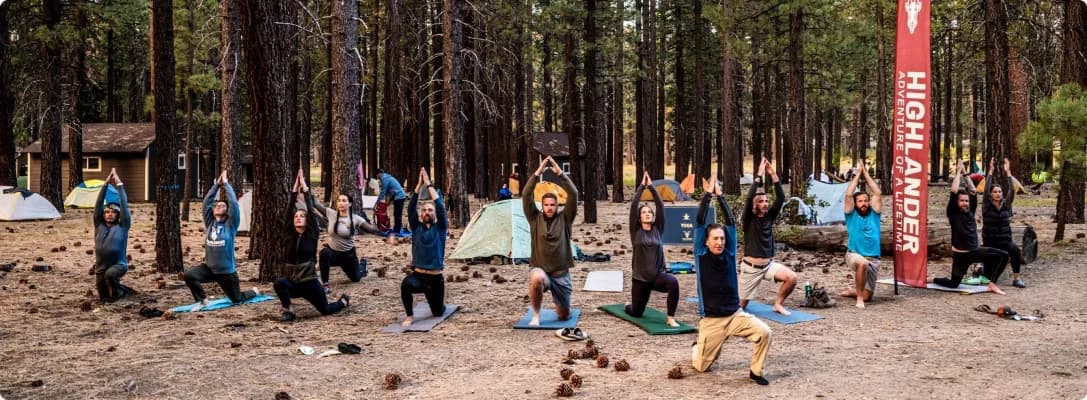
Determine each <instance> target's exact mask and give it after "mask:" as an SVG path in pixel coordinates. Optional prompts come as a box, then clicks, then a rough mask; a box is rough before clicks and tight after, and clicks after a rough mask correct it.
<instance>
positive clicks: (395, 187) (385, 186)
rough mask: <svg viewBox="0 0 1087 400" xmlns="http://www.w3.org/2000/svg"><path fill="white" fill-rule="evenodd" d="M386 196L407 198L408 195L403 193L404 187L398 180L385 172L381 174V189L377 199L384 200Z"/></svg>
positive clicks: (396, 198) (395, 198)
mask: <svg viewBox="0 0 1087 400" xmlns="http://www.w3.org/2000/svg"><path fill="white" fill-rule="evenodd" d="M387 196H393V200H404V199H406V198H408V195H407V194H405V193H404V187H403V186H400V181H398V180H396V177H394V176H392V175H389V173H387V172H386V173H382V174H381V191H380V192H378V194H377V199H378V200H385V197H387Z"/></svg>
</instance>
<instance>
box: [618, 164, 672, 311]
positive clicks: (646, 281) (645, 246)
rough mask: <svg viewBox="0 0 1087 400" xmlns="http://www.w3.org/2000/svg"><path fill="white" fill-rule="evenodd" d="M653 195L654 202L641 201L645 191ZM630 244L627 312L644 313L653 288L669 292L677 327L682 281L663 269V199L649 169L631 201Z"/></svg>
mask: <svg viewBox="0 0 1087 400" xmlns="http://www.w3.org/2000/svg"><path fill="white" fill-rule="evenodd" d="M646 190H648V191H649V193H650V194H651V195H653V204H649V203H642V201H641V198H642V192H644V191H646ZM629 228H630V246H631V248H633V249H634V259H633V261H632V262H631V279H630V304H628V305H627V306H626V313H627V314H630V315H631V316H633V317H639V318H640V317H641V316H642V314H643V313H644V312H645V306H646V304H648V303H649V295H650V294H651V293H653V291H654V290H655V291H658V292H664V293H668V300H667V306H668V310H667V311H668V321H667V322H668V326H672V327H678V326H679V323H677V322H676V307H677V306H678V305H679V281H677V280H676V277H674V276H672V275H671V274H669V273H668V272H667V271H666V270H665V269H664V239H663V236H664V202H663V201H661V196H660V194H658V193H657V189H656V188H654V187H653V180H652V179H650V178H649V173H648V172H646V173H645V174H644V175H643V176H642V182H641V185H639V186H638V189H637V190H636V191H635V192H634V199H633V201H631V203H630V222H629Z"/></svg>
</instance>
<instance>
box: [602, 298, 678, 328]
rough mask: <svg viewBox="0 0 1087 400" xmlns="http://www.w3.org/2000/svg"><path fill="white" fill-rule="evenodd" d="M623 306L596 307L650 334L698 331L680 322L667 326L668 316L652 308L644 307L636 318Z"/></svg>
mask: <svg viewBox="0 0 1087 400" xmlns="http://www.w3.org/2000/svg"><path fill="white" fill-rule="evenodd" d="M624 307H625V305H623V304H609V305H606V306H600V307H599V308H598V309H599V310H600V311H603V312H606V313H608V314H611V315H614V316H616V317H619V318H620V319H625V320H627V321H630V323H632V324H634V325H637V326H638V327H639V328H642V330H644V331H645V332H646V333H648V334H650V335H679V334H682V333H691V332H697V331H698V329H697V328H695V327H693V326H690V325H687V324H684V323H682V322H680V323H679V326H678V327H675V328H673V327H671V326H668V316H667V315H664V313H662V312H660V311H658V310H656V309H654V308H650V307H646V308H645V312H644V313H642V317H641V318H636V317H632V316H630V315H629V314H627V312H626V310H624Z"/></svg>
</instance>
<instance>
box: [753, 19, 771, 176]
mask: <svg viewBox="0 0 1087 400" xmlns="http://www.w3.org/2000/svg"><path fill="white" fill-rule="evenodd" d="M757 25H758V24H756V26H755V27H754V29H753V31H752V32H751V164H752V166H754V167H755V168H758V165H759V162H760V161H761V160H762V159H763V158H764V157H766V156H767V154H769V153H770V152H768V151H766V149H765V144H766V143H767V140H766V139H769V138H770V136H769V129H768V124H767V120H766V113H765V109H764V104H765V103H766V96H767V95H768V92H767V90H766V77H767V74H766V69H767V68H766V65H765V64H763V61H762V31H761V29H760V27H759V26H757ZM755 175H756V176H757V175H759V171H755Z"/></svg>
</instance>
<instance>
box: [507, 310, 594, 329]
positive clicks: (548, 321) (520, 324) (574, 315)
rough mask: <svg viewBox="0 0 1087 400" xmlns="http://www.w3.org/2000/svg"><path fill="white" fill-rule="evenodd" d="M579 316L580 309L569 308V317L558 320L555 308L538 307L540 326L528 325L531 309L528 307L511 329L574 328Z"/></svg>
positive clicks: (530, 318)
mask: <svg viewBox="0 0 1087 400" xmlns="http://www.w3.org/2000/svg"><path fill="white" fill-rule="evenodd" d="M579 317H581V310H580V309H577V308H575V309H572V310H570V318H569V319H567V320H565V321H559V316H558V315H557V314H555V310H552V309H550V308H541V309H540V326H529V325H528V321H531V320H532V309H531V308H529V309H528V311H526V312H525V316H524V317H521V319H520V320H518V321H517V323H515V324H513V329H559V328H576V327H577V319H578V318H579Z"/></svg>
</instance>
